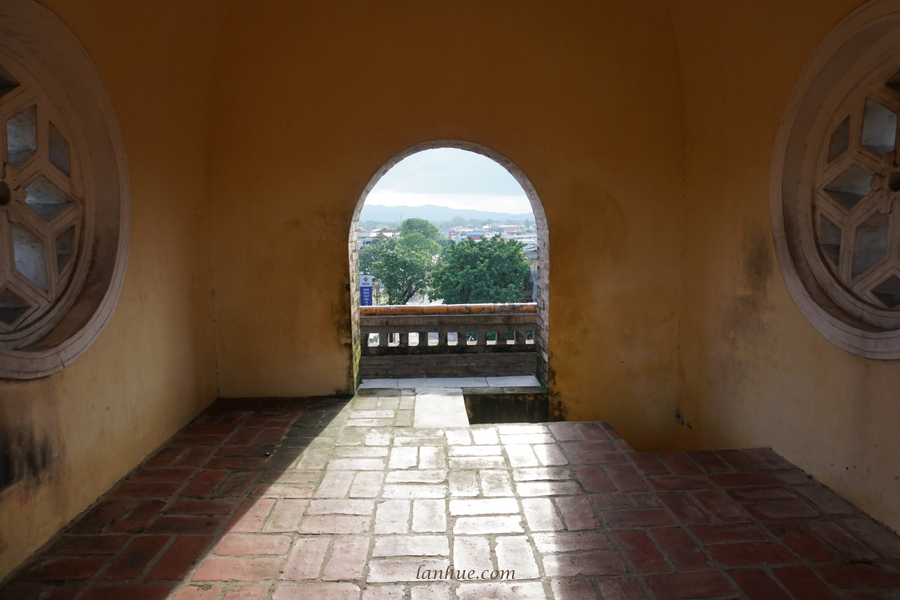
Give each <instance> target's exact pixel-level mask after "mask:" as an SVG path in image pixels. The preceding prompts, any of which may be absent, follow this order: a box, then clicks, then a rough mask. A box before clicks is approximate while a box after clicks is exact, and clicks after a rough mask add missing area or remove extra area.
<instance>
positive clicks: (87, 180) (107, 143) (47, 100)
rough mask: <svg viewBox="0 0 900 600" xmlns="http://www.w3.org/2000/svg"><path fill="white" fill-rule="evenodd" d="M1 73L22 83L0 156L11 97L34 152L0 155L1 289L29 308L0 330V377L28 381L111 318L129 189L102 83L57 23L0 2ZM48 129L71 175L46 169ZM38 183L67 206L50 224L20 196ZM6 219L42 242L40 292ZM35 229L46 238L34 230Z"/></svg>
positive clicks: (32, 7) (76, 349) (84, 344)
mask: <svg viewBox="0 0 900 600" xmlns="http://www.w3.org/2000/svg"><path fill="white" fill-rule="evenodd" d="M0 66H3V67H4V68H5V69H6V70H7V71H9V74H10V75H12V76H13V77H14V78H15V79H16V81H18V82H19V83H20V88H17V89H15V90H13V91H12V92H10V94H8V95H7V96H8V98H7V100H8V102H7V105H8V106H7V109H6V110H4V111H3V119H4V121H3V127H2V129H3V134H4V135H3V136H2V138H3V139H2V140H0V141H2V143H3V145H4V148H5V147H6V144H7V139H6V130H5V126H6V120H5V119H7V118H8V117H9V114H7V113H10V114H17V112H16V111H17V110H18V108H19V107H15V105H14V100H15V96H16V95H20V96H22V107H27V106H26V105H27V104H28V103H32V104H35V103H36V104H35V105H36V106H37V111H38V116H37V123H38V129H39V131H38V147H39V150H40V151H39V152H38V153H36V155H35V156H33V157H31V158H29V159H26V160H25V161H23V162H22V163H21V164H20V165H8V164H7V160H6V159H7V152H6V150H5V149H4V150H3V152H0V155H2V156H0V158H3V164H2V165H0V168H2V169H4V171H3V172H2V173H0V175H4V179H5V180H6V181H7V182H8V183H9V184H10V187H12V188H15V189H14V190H13V193H12V195H13V198H12V199H11V201H10V202H11V204H14V206H13V207H12V208H10V210H8V211H6V213H5V214H4V215H3V218H2V219H0V228H2V229H3V230H2V231H0V245H2V246H3V248H2V249H0V260H3V261H4V264H3V266H2V267H0V269H2V270H4V271H5V274H4V275H3V277H2V278H0V279H2V280H3V281H5V282H6V285H7V287H8V286H9V283H10V281H11V280H10V277H14V278H16V280H17V281H16V283H15V285H16V286H17V287H18V293H17V295H18V296H20V297H23V293H28V294H30V295H31V297H30V298H27V300H29V301H30V304H32V308H31V309H30V310H29V311H28V313H27V314H23V315H21V317H20V318H18V319H16V321H15V322H11V323H7V324H6V326H4V327H2V328H0V378H10V379H33V378H37V377H44V376H47V375H51V374H53V373H55V372H57V371H59V370H61V369H63V368H65V367H66V366H67V365H69V364H71V363H72V362H73V361H74V360H76V359H77V358H78V357H79V356H81V355H82V354H83V353H84V352H86V351H87V349H88V348H89V347H90V346H91V344H93V342H94V341H95V340H96V339H97V337H98V336H99V335H100V333H101V331H102V330H103V328H104V327H105V326H106V324H107V322H108V320H109V318H110V316H111V315H112V312H113V310H114V308H115V305H116V303H117V301H118V298H119V294H120V292H121V288H122V282H123V279H124V271H125V265H126V260H127V252H128V241H129V226H130V211H129V207H130V202H129V183H128V175H127V165H126V161H125V151H124V145H123V143H122V138H121V134H120V132H119V128H118V122H117V120H116V117H115V114H114V112H113V109H112V103H111V101H110V99H109V96H108V94H107V91H106V88H105V86H104V84H103V81H102V78H101V77H100V74H99V72H98V71H97V69H96V67H95V66H94V64H93V62H92V61H91V59H90V57H89V56H88V54H87V52H86V51H85V49H84V48H83V47H82V45H81V43H80V42H79V41H78V39H77V38H76V37H75V35H74V34H73V33H72V32H71V31H69V29H68V28H67V27H66V26H65V25H64V24H63V23H62V21H60V20H59V18H57V17H56V16H55V15H54V14H53V13H51V12H50V11H49V10H47V9H46V8H44V7H42V6H41V5H40V4H38V3H37V2H34V1H33V0H4V2H2V3H0ZM0 101H3V98H0ZM0 105H2V102H0ZM50 122H52V123H53V126H54V127H55V128H56V129H57V130H59V132H60V133H61V134H62V137H63V138H65V140H66V141H67V143H68V152H69V159H68V160H69V174H68V175H66V174H65V173H62V172H60V173H57V172H55V171H53V168H54V167H55V163H54V162H53V160H51V159H50V156H49V145H48V144H49V142H48V140H49V125H48V124H47V123H50ZM31 163H39V164H31ZM56 168H57V169H58V167H56ZM39 177H44V178H45V180H48V181H50V182H51V183H53V184H54V185H56V186H57V189H58V190H60V191H62V192H64V193H65V195H66V196H67V199H68V200H71V201H72V205H71V206H68V207H67V208H66V209H65V210H62V211H60V212H59V213H58V214H55V215H54V216H53V217H51V218H49V219H42V218H41V217H40V216H39V215H38V214H37V213H36V212H35V213H34V214H31V213H30V212H29V211H28V210H25V209H23V208H22V207H23V204H22V199H23V196H24V188H25V187H27V186H28V185H29V184H31V183H33V182H34V181H35V180H36V179H38V178H39ZM0 208H2V207H0ZM7 208H9V207H7ZM13 208H15V210H13ZM16 211H18V213H16ZM14 213H15V214H14ZM10 215H13V216H10ZM13 219H15V220H18V221H19V222H20V223H21V224H22V226H23V227H25V228H26V229H29V230H30V231H31V232H32V233H36V234H38V237H39V238H40V239H42V240H43V243H44V246H43V249H44V252H45V254H44V256H45V257H46V261H45V265H44V267H45V269H46V271H47V273H46V275H47V278H48V281H47V284H46V287H47V288H48V289H46V290H42V289H40V286H37V285H30V287H29V281H28V278H27V277H23V276H22V275H23V272H22V271H21V270H17V268H16V267H15V266H14V260H13V257H12V256H10V253H11V250H10V248H11V237H10V236H11V234H10V228H9V227H8V225H7V226H3V224H8V223H9V222H10V221H11V220H13ZM29 219H30V221H29ZM29 223H30V224H29ZM70 224H74V225H75V226H76V230H75V236H74V240H73V247H72V250H73V254H72V257H71V259H70V260H69V262H68V263H66V266H65V268H63V269H62V270H61V271H59V272H58V273H57V272H55V271H54V270H55V267H56V263H55V260H56V255H55V244H56V236H58V235H59V234H62V233H63V232H64V230H67V229H68V228H69V225H70ZM63 225H65V227H63ZM42 226H45V230H44V231H43V232H41V231H38V230H39V229H40V228H41V227H42ZM56 229H59V231H57V230H56ZM41 234H43V235H44V237H42V238H41V237H40V235H41ZM48 236H49V237H48ZM48 243H49V245H50V246H49V247H48ZM35 252H37V251H35ZM10 269H12V273H10ZM30 283H32V284H34V282H33V281H32V282H30ZM2 285H4V284H0V287H2Z"/></svg>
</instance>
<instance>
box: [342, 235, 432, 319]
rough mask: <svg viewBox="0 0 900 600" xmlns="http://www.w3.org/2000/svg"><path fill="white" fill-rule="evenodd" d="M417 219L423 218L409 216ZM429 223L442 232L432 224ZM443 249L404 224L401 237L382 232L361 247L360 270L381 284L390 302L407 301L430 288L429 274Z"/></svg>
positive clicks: (402, 302) (399, 302) (404, 302)
mask: <svg viewBox="0 0 900 600" xmlns="http://www.w3.org/2000/svg"><path fill="white" fill-rule="evenodd" d="M415 220H419V221H421V220H422V219H407V221H415ZM407 221H404V222H403V224H406V223H407ZM425 222H426V223H428V222H427V221H425ZM428 225H430V226H431V227H432V228H433V229H434V230H435V231H438V230H437V228H436V227H434V225H431V223H428ZM438 233H440V232H438ZM440 251H441V247H440V245H439V244H438V243H437V242H436V241H434V240H432V239H430V238H428V237H426V236H425V235H424V234H422V233H420V232H419V230H417V229H416V227H407V228H406V230H405V231H404V230H403V225H401V233H400V237H399V238H387V237H385V236H383V235H382V236H379V237H378V238H376V239H375V241H373V242H370V243H369V244H366V245H365V246H363V247H362V248H360V250H359V272H360V273H368V274H370V275H372V276H373V277H375V279H377V280H378V281H379V282H380V283H381V285H382V286H383V288H384V293H385V294H386V295H387V303H388V304H406V303H407V302H409V301H410V300H411V299H412V298H413V297H414V296H416V295H417V294H422V293H425V292H426V291H427V289H428V274H429V272H430V271H431V269H432V267H433V266H434V263H435V257H436V256H437V255H438V253H439V252H440Z"/></svg>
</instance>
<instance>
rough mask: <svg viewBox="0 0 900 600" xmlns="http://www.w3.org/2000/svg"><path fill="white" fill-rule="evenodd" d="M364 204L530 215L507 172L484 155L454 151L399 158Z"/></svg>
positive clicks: (526, 203)
mask: <svg viewBox="0 0 900 600" xmlns="http://www.w3.org/2000/svg"><path fill="white" fill-rule="evenodd" d="M366 204H374V205H380V206H422V205H424V204H434V205H437V206H448V207H450V208H471V209H474V210H483V211H491V212H505V213H512V214H522V213H530V212H531V203H530V202H529V201H528V197H527V196H526V195H525V190H523V189H522V186H520V185H519V183H518V182H517V181H516V180H515V178H514V177H513V176H512V175H510V174H509V171H507V170H506V169H504V168H503V167H501V166H500V165H499V164H497V163H496V162H494V161H493V160H491V159H489V158H488V157H486V156H482V155H481V154H476V153H475V152H469V151H467V150H459V149H457V148H437V149H434V150H424V151H422V152H418V153H416V154H413V155H412V156H408V157H406V158H404V159H403V160H401V161H400V162H399V163H397V164H396V165H394V166H393V167H392V168H391V170H390V171H388V172H387V173H385V175H384V177H382V178H381V179H380V180H379V181H378V183H377V184H375V187H374V188H373V189H372V191H371V192H369V195H368V196H367V197H366Z"/></svg>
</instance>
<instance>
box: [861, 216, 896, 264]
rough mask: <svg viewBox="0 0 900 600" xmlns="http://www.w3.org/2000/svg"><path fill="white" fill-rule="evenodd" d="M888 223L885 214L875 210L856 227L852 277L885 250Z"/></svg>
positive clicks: (873, 262)
mask: <svg viewBox="0 0 900 600" xmlns="http://www.w3.org/2000/svg"><path fill="white" fill-rule="evenodd" d="M889 224H890V219H889V218H888V216H887V215H883V214H881V213H880V212H876V213H874V214H873V215H872V216H870V217H869V218H868V219H866V220H865V221H863V222H862V224H861V225H860V226H859V227H857V228H856V239H855V240H854V244H853V276H854V277H856V276H857V275H860V274H862V273H864V272H865V271H866V270H867V269H868V268H869V267H871V266H872V265H874V264H875V263H877V262H878V261H879V260H881V257H882V256H884V254H885V252H887V244H888V228H889Z"/></svg>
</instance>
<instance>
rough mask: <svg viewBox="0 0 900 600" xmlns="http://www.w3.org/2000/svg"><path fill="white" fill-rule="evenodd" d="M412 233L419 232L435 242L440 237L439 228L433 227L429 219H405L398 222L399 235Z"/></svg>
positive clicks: (403, 235) (404, 235)
mask: <svg viewBox="0 0 900 600" xmlns="http://www.w3.org/2000/svg"><path fill="white" fill-rule="evenodd" d="M413 233H420V234H422V235H424V236H425V237H426V238H428V239H430V240H434V241H435V242H437V241H440V239H441V230H440V229H438V228H437V227H435V226H434V225H433V224H432V223H431V221H427V220H425V219H415V218H414V219H406V220H404V221H403V222H402V223H400V236H401V237H406V236H408V235H410V234H413Z"/></svg>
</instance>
